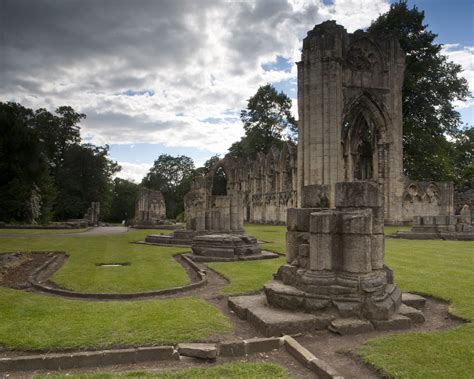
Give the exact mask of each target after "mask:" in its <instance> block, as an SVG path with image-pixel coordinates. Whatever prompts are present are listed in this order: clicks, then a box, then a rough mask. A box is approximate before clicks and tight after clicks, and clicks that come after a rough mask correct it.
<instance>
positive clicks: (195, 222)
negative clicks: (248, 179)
mask: <svg viewBox="0 0 474 379" xmlns="http://www.w3.org/2000/svg"><path fill="white" fill-rule="evenodd" d="M184 206H185V213H186V229H184V230H177V231H175V232H174V233H173V234H172V235H156V234H154V235H149V236H147V237H146V239H145V242H147V243H154V244H163V245H185V246H186V245H191V248H192V250H193V255H192V257H193V258H194V259H195V260H236V259H237V260H239V259H261V258H273V257H276V256H277V255H276V254H271V253H264V252H262V251H261V249H260V247H259V246H258V244H257V240H256V239H255V238H254V237H251V236H247V235H246V234H245V232H244V219H243V194H242V191H241V190H240V189H237V188H235V187H233V186H232V185H231V184H230V183H229V177H228V175H227V170H226V166H225V162H221V163H220V164H218V165H217V166H216V167H214V168H213V169H212V170H211V172H210V173H209V174H207V175H206V176H203V177H196V178H194V179H193V181H192V184H191V190H190V191H189V192H188V193H187V194H186V196H185V197H184Z"/></svg>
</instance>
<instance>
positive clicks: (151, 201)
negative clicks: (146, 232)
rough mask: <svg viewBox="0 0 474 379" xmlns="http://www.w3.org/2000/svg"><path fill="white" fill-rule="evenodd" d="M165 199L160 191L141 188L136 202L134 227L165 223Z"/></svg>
mask: <svg viewBox="0 0 474 379" xmlns="http://www.w3.org/2000/svg"><path fill="white" fill-rule="evenodd" d="M165 219H166V205H165V198H164V197H163V194H162V193H161V192H160V191H156V190H151V189H148V188H140V190H139V192H138V198H137V200H136V202H135V217H134V220H133V223H134V226H147V227H150V226H156V225H160V224H163V223H165Z"/></svg>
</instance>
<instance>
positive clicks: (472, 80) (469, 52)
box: [442, 44, 474, 109]
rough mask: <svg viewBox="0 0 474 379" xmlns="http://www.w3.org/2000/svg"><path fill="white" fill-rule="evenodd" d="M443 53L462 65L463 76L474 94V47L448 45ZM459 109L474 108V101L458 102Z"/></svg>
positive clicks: (444, 47)
mask: <svg viewBox="0 0 474 379" xmlns="http://www.w3.org/2000/svg"><path fill="white" fill-rule="evenodd" d="M442 53H443V54H444V55H446V56H447V57H448V59H449V60H450V61H452V62H454V63H457V64H459V65H461V67H462V68H463V72H462V73H461V75H462V76H463V77H465V78H466V80H467V83H468V85H469V90H470V91H471V93H474V46H461V45H460V44H446V45H444V46H443V49H442ZM455 104H456V106H457V108H459V109H462V108H468V107H472V106H474V99H473V98H471V99H469V100H467V101H464V102H463V101H457V102H456V103H455Z"/></svg>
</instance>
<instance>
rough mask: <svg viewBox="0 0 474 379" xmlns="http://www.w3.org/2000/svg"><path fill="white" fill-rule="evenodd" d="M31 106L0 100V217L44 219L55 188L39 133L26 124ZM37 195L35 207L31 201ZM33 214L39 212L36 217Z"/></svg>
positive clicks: (9, 219) (2, 218) (5, 218)
mask: <svg viewBox="0 0 474 379" xmlns="http://www.w3.org/2000/svg"><path fill="white" fill-rule="evenodd" d="M32 118H33V112H32V111H31V109H27V108H24V107H22V106H21V105H20V104H15V103H0V220H1V221H6V222H13V221H28V222H34V221H46V220H47V219H48V218H49V217H50V207H51V200H52V197H53V196H54V188H53V186H52V182H51V179H50V177H49V173H48V165H47V160H46V156H45V154H43V151H42V149H41V145H40V144H39V143H38V133H37V132H36V131H35V130H34V129H32V128H31V127H30V126H29V125H30V122H31V120H32ZM35 195H39V196H40V198H39V204H38V207H39V209H38V210H36V211H35V210H34V209H33V208H34V206H33V204H32V200H33V198H34V197H35ZM33 213H38V214H37V215H38V216H39V220H36V219H35V215H34V214H33Z"/></svg>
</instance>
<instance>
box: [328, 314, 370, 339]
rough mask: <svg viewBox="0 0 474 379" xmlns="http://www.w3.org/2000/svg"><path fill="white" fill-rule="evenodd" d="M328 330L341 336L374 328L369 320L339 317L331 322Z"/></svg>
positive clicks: (366, 331) (365, 331)
mask: <svg viewBox="0 0 474 379" xmlns="http://www.w3.org/2000/svg"><path fill="white" fill-rule="evenodd" d="M329 330H330V331H331V332H334V333H338V334H340V335H343V336H347V335H354V334H361V333H368V332H372V331H373V330H374V326H373V325H372V324H371V323H370V321H366V320H360V319H357V318H341V319H337V320H334V321H333V322H331V325H330V326H329Z"/></svg>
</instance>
